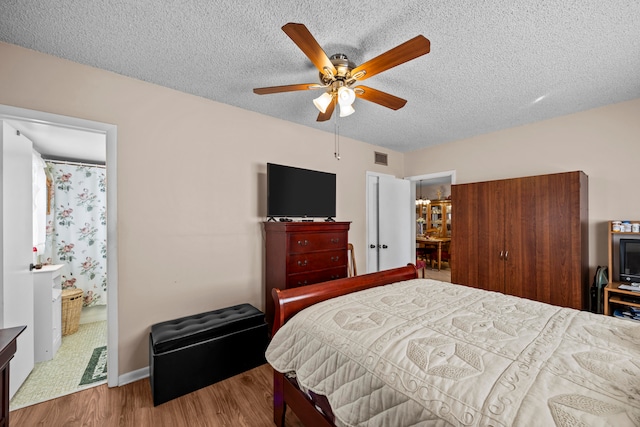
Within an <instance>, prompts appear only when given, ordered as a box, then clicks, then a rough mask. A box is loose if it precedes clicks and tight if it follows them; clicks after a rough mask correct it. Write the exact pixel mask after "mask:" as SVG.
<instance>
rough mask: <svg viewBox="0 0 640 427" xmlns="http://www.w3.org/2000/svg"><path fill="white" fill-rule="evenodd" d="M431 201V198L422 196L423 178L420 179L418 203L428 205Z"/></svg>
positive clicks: (418, 204)
mask: <svg viewBox="0 0 640 427" xmlns="http://www.w3.org/2000/svg"><path fill="white" fill-rule="evenodd" d="M430 203H431V200H429V199H423V198H422V180H420V198H419V199H418V200H416V205H417V206H423V205H428V204H430Z"/></svg>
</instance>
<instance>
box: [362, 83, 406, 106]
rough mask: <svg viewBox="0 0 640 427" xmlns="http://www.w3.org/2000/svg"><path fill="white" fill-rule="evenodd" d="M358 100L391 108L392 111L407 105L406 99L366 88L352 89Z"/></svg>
mask: <svg viewBox="0 0 640 427" xmlns="http://www.w3.org/2000/svg"><path fill="white" fill-rule="evenodd" d="M354 91H355V93H356V96H357V97H358V98H362V99H365V100H367V101H370V102H375V103H376V104H380V105H382V106H383V107H387V108H391V109H392V110H399V109H400V108H402V107H404V105H405V104H406V103H407V100H406V99H402V98H398V97H397V96H394V95H391V94H389V93H386V92H382V91H381V90H377V89H372V88H370V87H367V86H358V87H356V88H355V89H354Z"/></svg>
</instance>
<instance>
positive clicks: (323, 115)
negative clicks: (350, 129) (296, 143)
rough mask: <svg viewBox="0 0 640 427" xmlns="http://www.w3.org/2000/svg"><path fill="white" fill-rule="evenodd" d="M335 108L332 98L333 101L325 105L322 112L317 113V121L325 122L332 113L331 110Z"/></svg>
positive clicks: (334, 101)
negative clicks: (325, 107)
mask: <svg viewBox="0 0 640 427" xmlns="http://www.w3.org/2000/svg"><path fill="white" fill-rule="evenodd" d="M335 108H336V99H335V98H334V100H333V102H332V103H331V104H329V105H328V106H327V110H326V111H325V112H324V113H322V112H321V113H320V114H318V119H317V120H316V121H317V122H326V121H327V120H329V119H330V118H331V116H332V115H333V110H334V109H335Z"/></svg>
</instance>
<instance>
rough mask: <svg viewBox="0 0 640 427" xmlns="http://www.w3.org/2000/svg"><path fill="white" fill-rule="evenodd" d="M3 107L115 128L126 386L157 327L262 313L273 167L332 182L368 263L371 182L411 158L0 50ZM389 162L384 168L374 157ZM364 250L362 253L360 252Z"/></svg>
mask: <svg viewBox="0 0 640 427" xmlns="http://www.w3.org/2000/svg"><path fill="white" fill-rule="evenodd" d="M0 58H2V60H0V76H1V78H0V104H4V105H9V106H14V107H20V108H27V109H32V110H38V111H45V112H49V113H54V114H60V115H65V116H72V117H79V118H83V119H88V120H94V121H98V122H105V123H111V124H115V125H117V126H118V145H117V168H118V170H117V174H118V188H117V192H118V239H119V242H118V243H119V247H118V251H119V252H118V253H119V256H118V264H119V274H118V283H119V288H118V318H119V331H118V333H119V358H118V361H119V371H120V372H119V374H120V375H122V374H124V373H128V372H132V371H134V370H137V369H140V368H143V367H145V366H147V365H148V356H147V354H148V353H147V347H148V338H147V337H148V330H149V326H150V325H152V324H153V323H156V322H159V321H163V320H169V319H172V318H175V317H178V316H183V315H189V314H194V313H198V312H202V311H206V310H211V309H215V308H221V307H225V306H229V305H232V304H237V303H243V302H248V303H251V304H254V305H255V306H257V307H258V308H263V298H264V297H263V268H264V267H263V263H264V262H263V234H262V229H261V221H263V220H265V210H266V207H265V203H266V201H265V197H266V196H265V190H266V163H267V162H274V163H281V164H287V165H295V166H298V167H303V168H309V169H317V170H323V171H327V172H335V173H337V184H338V189H337V191H338V200H337V219H338V220H342V221H352V227H351V232H350V240H352V242H353V243H354V245H355V247H356V255H357V262H358V264H359V265H360V266H364V265H365V264H364V261H365V257H364V255H365V253H364V246H365V225H366V224H365V194H366V192H365V188H366V187H365V172H366V171H377V172H382V173H388V174H393V175H396V176H402V175H403V168H404V165H403V162H404V156H403V155H402V154H401V153H397V152H390V151H388V150H381V149H380V148H375V147H373V146H371V145H369V144H365V143H362V142H359V141H354V140H349V139H347V138H341V157H342V160H340V161H337V160H335V159H334V157H333V151H334V136H333V134H332V133H326V132H321V131H317V130H314V129H312V128H309V127H305V126H300V125H297V124H293V123H289V122H286V121H282V120H278V119H274V118H271V117H268V116H264V115H260V114H257V113H253V112H249V111H245V110H242V109H239V108H234V107H230V106H228V105H224V104H220V103H217V102H213V101H209V100H206V99H203V98H199V97H195V96H191V95H187V94H184V93H180V92H177V91H174V90H170V89H166V88H162V87H159V86H155V85H152V84H148V83H145V82H141V81H138V80H134V79H130V78H127V77H123V76H120V75H117V74H113V73H109V72H106V71H102V70H98V69H95V68H91V67H86V66H83V65H79V64H76V63H72V62H69V61H65V60H61V59H58V58H55V57H52V56H48V55H43V54H40V53H37V52H34V51H30V50H27V49H23V48H20V47H17V46H13V45H9V44H4V43H0ZM375 150H377V151H383V152H387V153H388V154H389V165H390V166H389V167H381V166H377V165H374V164H373V158H374V155H373V152H374V151H375ZM361 248H362V249H361Z"/></svg>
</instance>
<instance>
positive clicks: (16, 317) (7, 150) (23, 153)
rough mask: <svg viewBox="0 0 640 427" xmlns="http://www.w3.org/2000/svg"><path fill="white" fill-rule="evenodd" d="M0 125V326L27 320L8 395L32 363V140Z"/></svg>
mask: <svg viewBox="0 0 640 427" xmlns="http://www.w3.org/2000/svg"><path fill="white" fill-rule="evenodd" d="M0 127H2V137H1V138H0V145H2V173H1V174H0V179H1V180H2V228H1V233H2V257H1V258H2V283H1V284H0V286H1V287H2V291H1V292H0V297H1V298H2V305H1V306H0V308H1V309H2V315H1V316H0V317H1V323H2V324H1V325H0V326H1V327H2V328H10V327H14V326H22V325H26V326H27V329H25V331H24V332H23V333H22V334H21V335H20V336H19V337H18V341H17V351H16V354H15V356H14V358H13V359H11V365H10V372H11V375H10V384H9V397H10V398H11V397H12V396H13V395H14V394H15V392H16V391H17V390H18V388H19V387H20V385H22V383H23V382H24V380H25V379H26V378H27V376H28V375H29V372H31V370H32V369H33V365H34V334H33V325H34V320H33V275H32V273H31V271H29V264H30V263H31V262H32V252H31V250H32V248H33V239H32V233H33V228H32V227H33V226H32V215H33V211H32V206H33V202H32V198H33V196H32V186H31V163H32V154H31V150H32V148H31V147H32V144H31V141H29V140H28V139H27V138H25V137H24V136H23V135H18V132H17V131H16V129H14V128H13V127H11V126H10V125H9V124H7V123H6V122H3V121H0Z"/></svg>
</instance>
